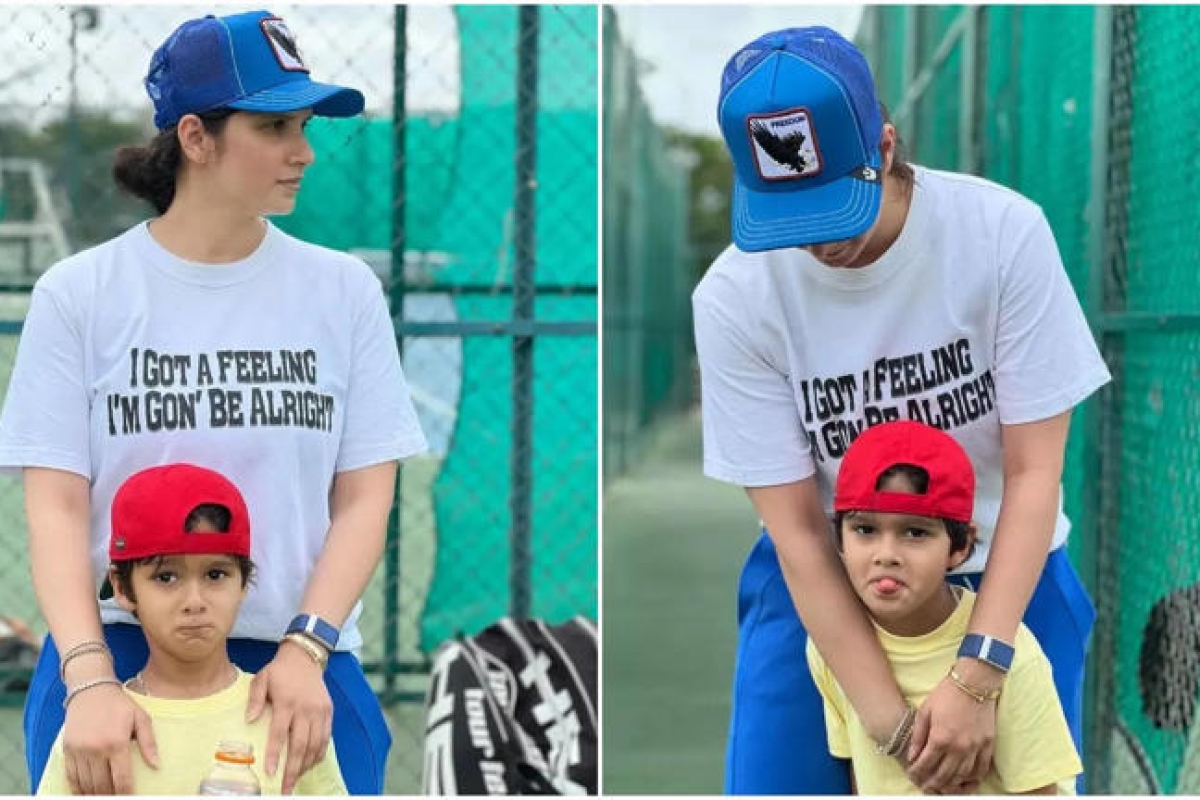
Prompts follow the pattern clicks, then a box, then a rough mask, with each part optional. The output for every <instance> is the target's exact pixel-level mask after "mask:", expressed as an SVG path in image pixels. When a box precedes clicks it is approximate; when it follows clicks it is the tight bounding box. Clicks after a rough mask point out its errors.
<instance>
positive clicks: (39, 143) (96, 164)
mask: <svg viewBox="0 0 1200 800" xmlns="http://www.w3.org/2000/svg"><path fill="white" fill-rule="evenodd" d="M146 138H147V133H146V131H145V129H144V127H143V126H142V125H141V124H138V123H135V122H129V121H125V120H121V119H119V118H117V117H114V116H112V115H110V114H109V113H107V112H104V111H92V110H88V111H80V112H79V113H78V115H77V116H76V117H75V118H74V120H72V119H71V118H70V117H69V116H67V115H64V116H62V117H59V118H57V119H56V120H54V121H53V122H51V123H49V124H47V125H45V126H44V127H42V128H39V129H36V130H35V129H30V128H29V127H28V126H26V125H24V124H22V123H21V122H20V121H15V120H14V121H0V159H6V158H32V159H36V160H38V161H40V162H41V163H42V165H43V166H44V167H45V169H46V172H47V174H48V176H49V181H50V185H51V191H52V196H53V201H54V204H55V207H56V210H57V211H58V214H59V217H60V219H61V220H62V222H63V226H64V228H65V229H66V234H67V239H68V241H69V242H70V243H71V246H72V248H74V249H78V248H82V247H87V246H90V245H93V244H96V243H98V242H101V241H104V240H105V239H108V238H111V237H112V236H114V235H116V234H117V233H119V232H121V231H122V230H124V229H126V228H128V227H129V226H130V225H132V224H133V223H135V222H137V221H138V220H140V219H143V218H145V217H146V216H148V215H149V214H150V213H151V212H150V208H149V206H147V205H146V204H145V203H143V202H142V201H140V200H137V199H135V198H132V197H129V196H128V195H125V194H123V193H122V192H120V191H119V190H118V189H117V187H116V184H114V183H113V180H112V162H113V154H114V152H115V151H116V149H117V148H118V147H120V146H122V145H127V144H139V143H141V142H143V141H144V140H146ZM3 200H4V201H5V213H6V216H7V218H9V219H22V218H26V219H27V218H29V217H30V216H31V215H32V213H33V210H34V209H33V198H32V197H28V196H23V195H21V194H20V187H18V186H13V187H4V197H3Z"/></svg>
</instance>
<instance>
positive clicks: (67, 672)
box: [59, 650, 116, 687]
mask: <svg viewBox="0 0 1200 800" xmlns="http://www.w3.org/2000/svg"><path fill="white" fill-rule="evenodd" d="M115 676H116V671H115V670H114V669H113V662H112V655H111V654H109V653H108V652H107V651H99V650H97V651H94V652H87V653H80V654H79V655H77V656H75V657H74V658H72V659H71V660H70V661H69V662H67V663H66V664H64V665H63V668H62V669H61V670H60V671H59V677H60V678H61V679H62V682H63V684H64V685H66V686H67V687H71V686H75V685H77V684H80V683H83V682H84V681H92V680H98V679H100V678H112V677H115Z"/></svg>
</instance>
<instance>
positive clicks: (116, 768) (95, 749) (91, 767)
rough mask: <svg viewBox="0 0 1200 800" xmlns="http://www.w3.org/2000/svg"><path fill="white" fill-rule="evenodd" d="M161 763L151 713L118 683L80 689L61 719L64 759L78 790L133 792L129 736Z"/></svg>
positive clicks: (155, 762)
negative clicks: (130, 696)
mask: <svg viewBox="0 0 1200 800" xmlns="http://www.w3.org/2000/svg"><path fill="white" fill-rule="evenodd" d="M130 739H135V740H137V744H138V748H139V749H140V750H141V752H142V758H143V759H145V761H146V763H147V764H149V765H150V766H152V767H154V768H155V769H158V748H157V746H156V745H155V742H154V731H153V730H152V729H151V725H150V716H149V715H148V714H147V713H146V712H145V711H143V710H142V708H141V706H139V705H138V704H137V703H135V702H134V701H133V700H132V699H131V698H129V697H128V696H127V695H126V694H125V693H124V692H123V691H121V687H119V686H117V685H116V684H103V685H101V686H95V687H93V688H91V689H87V690H85V691H83V692H80V693H79V694H78V695H76V696H75V698H74V699H73V700H71V703H70V705H68V706H67V716H66V719H65V720H64V721H63V761H64V763H65V765H66V769H67V781H68V782H69V783H70V784H71V791H72V792H74V793H75V794H134V790H135V788H136V787H134V785H133V771H132V765H131V763H130V756H129V740H130Z"/></svg>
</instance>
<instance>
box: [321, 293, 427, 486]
mask: <svg viewBox="0 0 1200 800" xmlns="http://www.w3.org/2000/svg"><path fill="white" fill-rule="evenodd" d="M426 449H428V444H427V443H426V441H425V435H424V433H422V432H421V425H420V422H419V421H418V420H417V412H416V409H415V408H413V404H412V398H411V397H410V395H409V390H408V383H407V382H406V380H405V378H404V370H403V369H402V368H401V366H400V353H399V350H398V348H397V347H396V334H395V329H394V328H393V327H392V318H391V315H390V314H389V313H388V308H387V301H386V299H385V298H384V296H383V291H382V289H381V287H380V285H379V282H378V281H377V280H375V279H374V277H373V276H371V280H370V281H369V282H367V284H366V288H365V290H364V297H363V302H362V310H361V312H360V314H359V317H358V320H357V328H356V330H355V340H354V355H353V364H352V366H351V372H350V385H349V387H348V390H347V392H346V415H345V426H344V428H343V430H342V441H341V445H340V448H339V452H338V458H337V465H336V470H337V471H338V472H345V471H346V470H352V469H359V468H361V467H367V466H371V465H372V464H378V463H381V462H384V461H391V460H393V459H403V458H407V457H409V456H412V455H416V454H417V453H421V452H424V451H425V450H426Z"/></svg>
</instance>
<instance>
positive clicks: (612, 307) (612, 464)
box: [603, 7, 692, 479]
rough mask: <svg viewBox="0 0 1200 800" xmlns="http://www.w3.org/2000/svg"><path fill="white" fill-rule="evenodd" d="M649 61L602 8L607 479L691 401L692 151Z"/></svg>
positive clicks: (621, 469) (612, 15)
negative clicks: (650, 75)
mask: <svg viewBox="0 0 1200 800" xmlns="http://www.w3.org/2000/svg"><path fill="white" fill-rule="evenodd" d="M640 68H641V64H640V63H639V61H638V57H637V55H636V54H635V53H634V52H633V51H632V50H631V49H630V48H629V45H628V44H627V43H626V42H624V41H623V40H622V39H621V34H620V30H619V25H618V22H617V15H616V13H615V12H614V11H613V9H612V8H611V7H606V8H605V9H604V82H603V86H604V162H605V164H606V165H611V166H608V167H607V168H606V169H605V171H604V177H603V180H604V292H605V302H604V474H605V478H606V479H608V478H609V477H611V476H614V475H617V474H620V473H622V472H624V471H626V470H627V469H628V468H629V466H630V465H631V464H632V462H633V460H634V459H636V458H637V454H638V452H639V449H640V448H639V442H640V441H641V439H640V437H639V434H640V433H641V432H643V431H644V430H645V429H646V428H647V426H648V425H649V424H650V423H651V422H652V421H653V420H654V419H656V418H657V417H658V416H660V415H661V414H663V413H665V412H669V411H678V410H680V409H681V408H683V407H684V406H685V405H686V404H687V403H688V402H689V401H690V400H691V367H690V365H691V348H692V344H691V325H692V323H691V306H690V303H689V299H688V298H689V295H690V293H691V281H692V276H691V274H690V272H691V270H690V263H689V258H690V255H691V254H690V252H689V249H688V168H689V164H688V161H687V154H685V153H684V152H682V151H680V150H673V149H672V148H671V146H670V144H669V142H668V140H667V137H666V134H665V133H664V131H663V130H662V129H661V128H659V127H658V126H657V125H656V124H655V122H654V120H653V118H652V117H651V115H650V110H649V107H648V106H647V105H646V100H645V98H644V97H643V95H642V90H641V87H640V85H639V82H638V78H639V70H640Z"/></svg>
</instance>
